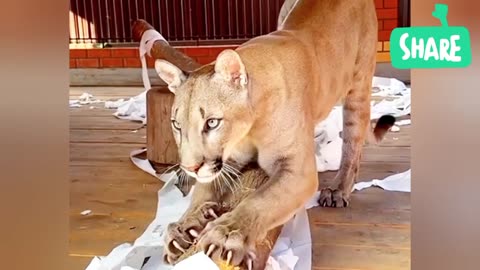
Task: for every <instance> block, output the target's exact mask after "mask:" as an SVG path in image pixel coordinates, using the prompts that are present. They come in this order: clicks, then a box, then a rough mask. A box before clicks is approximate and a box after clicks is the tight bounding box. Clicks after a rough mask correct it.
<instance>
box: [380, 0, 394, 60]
mask: <svg viewBox="0 0 480 270" xmlns="http://www.w3.org/2000/svg"><path fill="white" fill-rule="evenodd" d="M375 7H376V8H377V18H378V45H377V61H378V62H389V61H390V41H389V40H390V33H392V30H393V29H394V28H395V27H397V26H398V0H375Z"/></svg>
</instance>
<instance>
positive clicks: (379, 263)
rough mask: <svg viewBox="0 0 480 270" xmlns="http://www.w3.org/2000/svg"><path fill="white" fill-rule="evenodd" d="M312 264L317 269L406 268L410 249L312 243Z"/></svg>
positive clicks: (408, 263)
mask: <svg viewBox="0 0 480 270" xmlns="http://www.w3.org/2000/svg"><path fill="white" fill-rule="evenodd" d="M312 265H313V266H314V267H313V269H317V270H325V269H336V270H340V269H342V270H347V269H348V270H353V269H356V270H360V269H362V270H367V269H368V270H407V269H410V250H408V249H393V248H362V247H354V246H353V247H351V246H332V245H321V244H314V245H313V247H312Z"/></svg>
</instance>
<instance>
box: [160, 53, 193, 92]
mask: <svg viewBox="0 0 480 270" xmlns="http://www.w3.org/2000/svg"><path fill="white" fill-rule="evenodd" d="M155 70H156V71H157V74H158V76H160V78H161V79H162V80H163V81H164V82H166V83H167V84H168V89H170V91H172V92H173V93H174V94H175V91H176V90H177V88H178V87H179V86H180V85H181V84H182V83H183V82H184V81H185V79H186V78H187V76H185V74H184V73H183V71H181V70H180V69H179V68H178V67H176V66H174V65H173V64H172V63H170V62H168V61H165V60H162V59H157V60H156V61H155Z"/></svg>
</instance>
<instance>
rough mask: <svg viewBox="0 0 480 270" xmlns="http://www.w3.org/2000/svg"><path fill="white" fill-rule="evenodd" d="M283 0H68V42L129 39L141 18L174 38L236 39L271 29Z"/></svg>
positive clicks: (194, 41) (191, 40)
mask: <svg viewBox="0 0 480 270" xmlns="http://www.w3.org/2000/svg"><path fill="white" fill-rule="evenodd" d="M283 2H284V0H70V43H131V42H133V40H132V33H131V24H132V22H133V21H135V20H136V19H144V20H146V21H147V22H149V23H150V24H151V25H152V26H154V27H155V29H157V30H158V31H159V32H160V33H161V34H162V35H163V36H164V37H165V38H166V39H167V40H168V41H169V42H172V43H176V44H182V43H185V44H196V45H198V44H201V43H204V44H212V43H213V44H214V43H219V42H221V43H223V44H225V43H237V42H238V43H241V42H243V41H244V40H246V39H250V38H252V37H255V36H259V35H263V34H266V33H269V32H271V31H273V30H275V29H276V26H277V18H278V13H279V11H280V8H281V6H282V4H283Z"/></svg>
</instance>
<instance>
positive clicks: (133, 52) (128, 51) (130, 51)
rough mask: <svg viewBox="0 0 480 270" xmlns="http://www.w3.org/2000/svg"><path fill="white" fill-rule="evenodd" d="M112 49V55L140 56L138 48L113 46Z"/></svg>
mask: <svg viewBox="0 0 480 270" xmlns="http://www.w3.org/2000/svg"><path fill="white" fill-rule="evenodd" d="M111 50H112V57H137V58H138V57H140V53H139V52H138V49H134V48H115V49H111Z"/></svg>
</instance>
